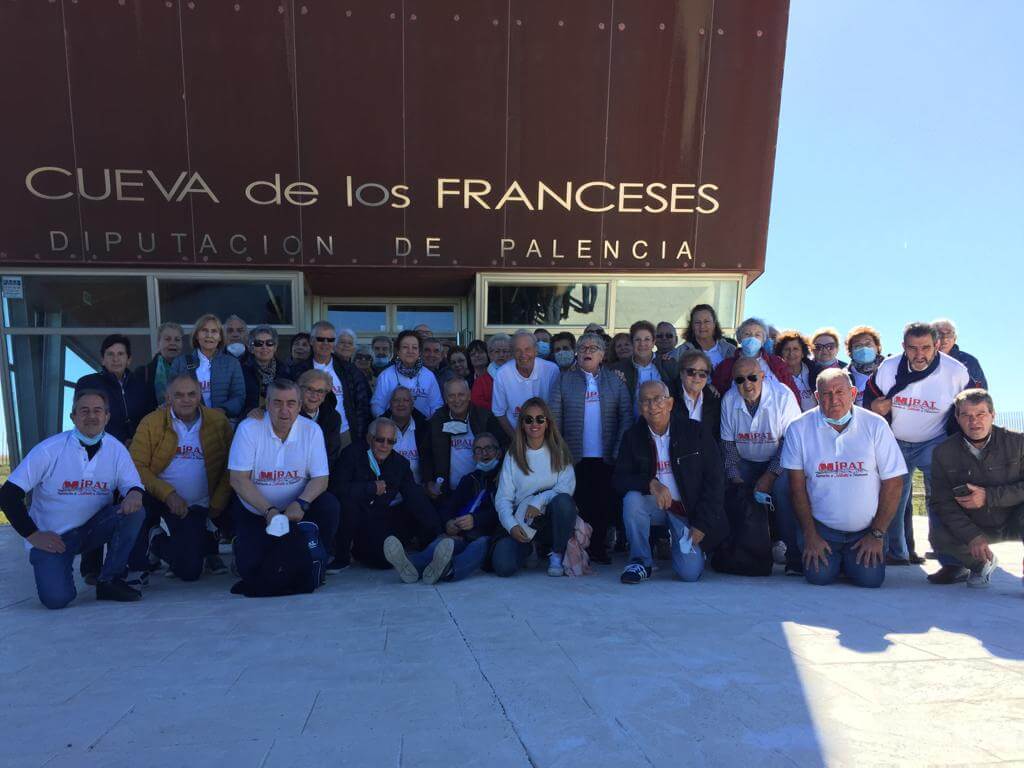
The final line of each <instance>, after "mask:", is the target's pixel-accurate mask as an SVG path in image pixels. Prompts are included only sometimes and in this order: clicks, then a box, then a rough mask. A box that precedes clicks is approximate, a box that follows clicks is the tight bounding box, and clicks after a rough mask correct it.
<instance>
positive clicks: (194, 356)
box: [171, 349, 245, 419]
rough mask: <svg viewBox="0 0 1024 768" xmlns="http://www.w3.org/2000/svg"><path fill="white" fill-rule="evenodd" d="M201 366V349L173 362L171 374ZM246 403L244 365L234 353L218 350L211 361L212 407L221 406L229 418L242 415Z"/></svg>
mask: <svg viewBox="0 0 1024 768" xmlns="http://www.w3.org/2000/svg"><path fill="white" fill-rule="evenodd" d="M198 367H199V350H197V349H193V350H192V351H191V352H189V353H188V354H185V355H181V356H180V357H176V358H175V359H174V362H173V363H171V376H177V375H178V374H180V373H192V374H193V375H194V374H195V372H196V369H197V368H198ZM244 405H245V376H244V375H243V374H242V366H241V364H240V363H239V362H238V360H236V359H235V357H234V356H233V355H230V354H228V353H227V352H225V351H223V350H218V351H217V354H215V355H214V356H213V360H211V361H210V407H211V408H221V409H223V411H224V413H225V414H226V415H227V417H228V418H229V419H238V418H240V417H241V416H242V407H243V406H244Z"/></svg>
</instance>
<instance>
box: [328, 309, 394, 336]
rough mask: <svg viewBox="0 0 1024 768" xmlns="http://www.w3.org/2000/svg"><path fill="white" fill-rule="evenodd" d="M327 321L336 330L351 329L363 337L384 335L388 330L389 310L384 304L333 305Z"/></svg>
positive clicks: (329, 310)
mask: <svg viewBox="0 0 1024 768" xmlns="http://www.w3.org/2000/svg"><path fill="white" fill-rule="evenodd" d="M327 320H328V322H330V323H333V325H334V327H335V328H350V329H351V330H353V331H355V332H356V333H357V334H361V335H365V334H375V333H382V332H384V331H387V329H388V309H387V307H386V306H384V305H383V304H331V305H330V306H328V307H327Z"/></svg>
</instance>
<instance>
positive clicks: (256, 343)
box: [252, 339, 277, 349]
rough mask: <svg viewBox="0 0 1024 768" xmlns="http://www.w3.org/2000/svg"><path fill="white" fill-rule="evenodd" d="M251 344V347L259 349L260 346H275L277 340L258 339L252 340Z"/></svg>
mask: <svg viewBox="0 0 1024 768" xmlns="http://www.w3.org/2000/svg"><path fill="white" fill-rule="evenodd" d="M252 346H253V349H259V348H260V347H276V346H277V342H276V341H271V340H270V339H267V340H266V341H262V340H260V341H254V342H253V343H252Z"/></svg>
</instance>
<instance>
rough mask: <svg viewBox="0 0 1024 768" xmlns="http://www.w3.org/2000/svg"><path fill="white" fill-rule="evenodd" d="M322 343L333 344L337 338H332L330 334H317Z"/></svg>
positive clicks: (317, 338)
mask: <svg viewBox="0 0 1024 768" xmlns="http://www.w3.org/2000/svg"><path fill="white" fill-rule="evenodd" d="M315 338H316V340H317V341H319V342H320V343H321V344H333V343H334V342H336V341H337V339H332V338H331V337H330V336H317V337H315Z"/></svg>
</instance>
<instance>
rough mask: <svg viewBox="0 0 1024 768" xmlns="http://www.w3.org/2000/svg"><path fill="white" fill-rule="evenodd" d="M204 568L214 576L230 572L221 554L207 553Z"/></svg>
mask: <svg viewBox="0 0 1024 768" xmlns="http://www.w3.org/2000/svg"><path fill="white" fill-rule="evenodd" d="M203 570H205V571H206V572H207V573H212V574H213V575H214V576H222V575H224V574H225V573H227V572H228V567H227V566H226V565H224V561H223V560H222V559H221V557H220V555H207V556H206V557H205V558H204V560H203Z"/></svg>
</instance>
